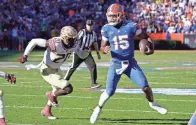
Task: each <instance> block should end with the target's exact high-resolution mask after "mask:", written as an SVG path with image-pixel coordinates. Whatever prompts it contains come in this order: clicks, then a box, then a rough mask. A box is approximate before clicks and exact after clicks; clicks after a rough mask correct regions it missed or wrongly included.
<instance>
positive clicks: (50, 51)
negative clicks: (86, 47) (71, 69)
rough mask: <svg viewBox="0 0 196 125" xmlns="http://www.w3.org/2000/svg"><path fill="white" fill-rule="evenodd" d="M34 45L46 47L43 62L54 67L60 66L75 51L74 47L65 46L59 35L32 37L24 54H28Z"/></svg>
mask: <svg viewBox="0 0 196 125" xmlns="http://www.w3.org/2000/svg"><path fill="white" fill-rule="evenodd" d="M35 46H40V47H47V49H46V51H45V53H44V57H43V63H44V64H46V65H47V66H49V67H51V68H54V69H58V68H60V66H61V65H62V64H63V63H64V62H65V60H66V59H67V58H68V57H69V56H70V55H71V53H72V52H73V51H75V48H70V49H67V48H65V47H64V45H63V43H62V39H61V38H60V37H53V38H51V39H49V40H45V39H32V40H31V41H30V43H29V44H28V46H27V47H26V49H25V52H24V55H28V54H29V53H30V52H31V51H32V49H33V48H34V47H35Z"/></svg>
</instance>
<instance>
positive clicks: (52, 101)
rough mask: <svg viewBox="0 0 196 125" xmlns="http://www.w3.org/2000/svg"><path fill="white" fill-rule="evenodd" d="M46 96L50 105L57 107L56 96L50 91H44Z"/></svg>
mask: <svg viewBox="0 0 196 125" xmlns="http://www.w3.org/2000/svg"><path fill="white" fill-rule="evenodd" d="M46 96H47V97H48V100H49V101H50V103H51V105H52V106H54V107H58V102H57V98H56V97H55V96H54V95H53V94H52V92H46Z"/></svg>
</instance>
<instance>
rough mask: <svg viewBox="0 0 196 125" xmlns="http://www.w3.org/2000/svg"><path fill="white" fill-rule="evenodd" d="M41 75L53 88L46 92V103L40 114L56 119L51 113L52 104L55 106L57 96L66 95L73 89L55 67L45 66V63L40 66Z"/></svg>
mask: <svg viewBox="0 0 196 125" xmlns="http://www.w3.org/2000/svg"><path fill="white" fill-rule="evenodd" d="M41 75H42V77H43V78H44V80H46V81H47V82H48V83H49V84H51V85H52V88H53V90H52V91H50V92H47V93H46V96H47V97H48V103H47V105H46V106H45V107H44V109H43V110H42V112H41V113H42V115H44V116H46V117H48V119H56V117H54V116H53V115H52V113H51V108H52V106H55V107H56V106H57V103H58V102H57V97H58V96H62V95H67V94H69V93H71V92H72V91H73V87H72V85H71V84H70V83H69V82H68V81H67V80H64V79H63V75H62V72H61V71H60V69H59V70H57V69H52V68H49V67H47V66H46V65H45V64H42V66H41Z"/></svg>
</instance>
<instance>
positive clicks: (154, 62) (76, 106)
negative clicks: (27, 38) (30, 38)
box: [0, 51, 196, 125]
mask: <svg viewBox="0 0 196 125" xmlns="http://www.w3.org/2000/svg"><path fill="white" fill-rule="evenodd" d="M21 55H22V53H12V52H0V61H1V62H0V69H1V71H6V72H10V73H14V74H15V76H16V77H17V84H16V85H11V84H8V83H7V82H6V81H5V80H4V79H0V83H1V84H0V87H1V88H2V89H3V90H4V92H5V98H4V99H5V105H6V120H7V122H8V125H90V123H89V118H90V115H91V113H92V109H93V108H94V107H95V106H96V105H97V103H98V100H99V96H100V94H101V92H99V91H87V89H85V88H88V87H90V84H91V80H90V73H89V71H88V69H87V68H86V67H85V65H84V66H83V67H82V68H80V70H77V71H76V72H75V73H74V74H73V76H72V78H71V80H70V82H71V83H72V85H73V86H74V91H73V93H72V94H70V95H68V96H65V97H59V104H60V107H59V108H54V109H53V114H54V115H55V116H57V117H58V119H57V120H47V119H46V118H45V117H42V116H41V115H40V111H41V109H42V108H43V107H44V106H45V104H46V101H47V99H46V97H45V92H47V91H50V90H51V87H50V85H49V84H48V83H47V82H45V81H44V80H43V79H42V78H41V76H40V73H39V70H30V71H27V70H25V68H24V65H22V64H19V63H18V62H17V60H18V57H19V56H21ZM42 55H43V52H41V51H39V52H32V53H31V55H30V56H29V59H28V63H27V64H31V63H34V64H38V63H39V62H40V61H41V59H42ZM93 56H94V57H95V60H96V62H97V65H98V80H97V81H98V82H99V83H100V84H102V88H103V89H104V88H105V84H106V79H107V70H108V67H107V66H103V64H105V65H108V63H109V58H110V56H109V55H102V60H100V61H99V60H97V58H96V56H95V54H94V53H93ZM135 57H136V59H137V61H138V63H139V65H140V66H141V68H142V69H143V71H144V72H145V74H146V76H147V78H148V81H149V84H150V86H151V87H152V88H162V90H163V91H164V89H166V88H182V89H185V90H187V89H194V88H195V87H196V77H195V76H196V58H195V57H196V56H195V51H169V52H168V51H157V52H155V54H154V55H151V56H144V55H141V54H140V53H139V52H136V54H135ZM68 62H71V59H69V60H68ZM65 64H67V63H65ZM65 73H66V71H65ZM118 88H137V87H136V85H135V84H134V83H132V82H131V81H130V80H129V79H128V78H127V77H126V76H123V77H122V78H121V80H120V82H119V84H118ZM130 91H131V90H130ZM170 92H171V91H170ZM170 92H169V93H170ZM194 92H196V91H194ZM178 94H183V92H178ZM154 98H155V100H156V101H157V102H158V103H160V104H161V105H163V106H164V107H166V108H167V109H168V114H167V115H160V114H158V113H157V112H156V111H154V110H152V109H151V108H150V107H149V106H148V102H147V100H146V99H145V97H144V96H143V94H127V93H124V94H123V93H116V94H115V95H114V96H113V97H112V98H111V99H110V100H109V102H108V103H107V104H106V105H105V107H104V109H103V111H102V114H101V116H100V118H99V119H98V121H97V123H96V124H97V125H163V124H164V125H186V124H187V122H188V120H189V119H190V117H191V115H192V113H193V112H194V111H195V109H196V96H195V95H170V94H168V95H165V94H154Z"/></svg>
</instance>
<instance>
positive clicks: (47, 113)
mask: <svg viewBox="0 0 196 125" xmlns="http://www.w3.org/2000/svg"><path fill="white" fill-rule="evenodd" d="M41 115H42V116H45V117H47V118H48V119H51V120H54V119H56V117H55V116H53V115H52V112H51V107H50V106H48V105H46V106H45V107H44V109H43V110H42V111H41Z"/></svg>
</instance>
